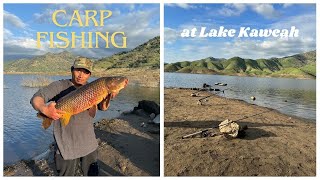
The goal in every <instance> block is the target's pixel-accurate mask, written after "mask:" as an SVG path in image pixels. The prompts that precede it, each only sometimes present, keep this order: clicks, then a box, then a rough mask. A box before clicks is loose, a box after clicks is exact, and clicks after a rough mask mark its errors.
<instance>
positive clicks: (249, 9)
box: [164, 4, 316, 63]
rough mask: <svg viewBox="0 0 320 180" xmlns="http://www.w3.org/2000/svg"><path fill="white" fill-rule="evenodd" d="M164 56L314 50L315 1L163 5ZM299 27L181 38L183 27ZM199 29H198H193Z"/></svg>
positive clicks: (266, 54)
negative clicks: (286, 32) (282, 33)
mask: <svg viewBox="0 0 320 180" xmlns="http://www.w3.org/2000/svg"><path fill="white" fill-rule="evenodd" d="M164 18H165V19H164V24H165V28H164V39H165V43H164V47H165V49H164V51H165V54H164V61H165V62H167V63H171V62H177V61H184V60H189V61H190V60H198V59H202V58H206V57H209V56H212V57H215V58H231V57H234V56H240V57H242V58H251V59H258V58H271V57H283V56H288V55H293V54H298V53H301V52H306V51H311V50H315V49H316V5H315V4H165V9H164ZM220 26H224V27H225V28H227V29H231V28H232V29H236V30H237V31H239V29H240V27H250V28H251V29H253V28H254V29H275V28H277V29H290V28H291V26H295V27H296V28H297V29H299V37H297V38H287V39H285V38H282V39H281V38H271V37H269V38H239V37H233V38H217V37H215V38H212V37H211V38H209V37H208V38H199V37H195V38H182V37H180V34H181V32H182V30H183V29H192V28H197V29H200V27H206V28H207V29H219V27H220ZM198 31H199V30H198Z"/></svg>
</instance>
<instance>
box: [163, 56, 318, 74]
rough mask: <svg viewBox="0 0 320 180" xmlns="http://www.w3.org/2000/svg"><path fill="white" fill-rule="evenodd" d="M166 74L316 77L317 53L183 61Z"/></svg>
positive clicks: (165, 67) (167, 70)
mask: <svg viewBox="0 0 320 180" xmlns="http://www.w3.org/2000/svg"><path fill="white" fill-rule="evenodd" d="M164 70H165V72H184V73H204V74H225V75H245V76H273V77H292V78H315V77H316V51H310V52H306V53H301V54H296V55H293V56H287V57H282V58H270V59H257V60H253V59H243V58H241V57H233V58H230V59H215V58H212V57H208V58H205V59H200V60H196V61H183V62H176V63H171V64H168V63H166V64H165V66H164Z"/></svg>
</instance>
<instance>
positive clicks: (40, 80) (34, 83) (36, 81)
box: [21, 76, 53, 88]
mask: <svg viewBox="0 0 320 180" xmlns="http://www.w3.org/2000/svg"><path fill="white" fill-rule="evenodd" d="M52 82H53V80H52V79H50V78H48V77H46V76H33V77H30V78H23V79H22V83H21V86H24V87H31V88H37V87H44V86H47V85H49V84H50V83H52Z"/></svg>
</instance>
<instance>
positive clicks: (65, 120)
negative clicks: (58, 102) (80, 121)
mask: <svg viewBox="0 0 320 180" xmlns="http://www.w3.org/2000/svg"><path fill="white" fill-rule="evenodd" d="M71 116H72V114H70V113H65V114H63V115H62V116H61V118H60V123H61V124H62V126H63V127H65V126H66V125H68V124H69V121H70V118H71Z"/></svg>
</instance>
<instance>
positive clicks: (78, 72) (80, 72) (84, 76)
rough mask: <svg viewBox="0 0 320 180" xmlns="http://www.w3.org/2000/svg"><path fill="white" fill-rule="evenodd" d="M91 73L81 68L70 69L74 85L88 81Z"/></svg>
mask: <svg viewBox="0 0 320 180" xmlns="http://www.w3.org/2000/svg"><path fill="white" fill-rule="evenodd" d="M90 75H91V73H90V72H89V71H88V70H86V69H83V68H74V69H73V71H72V80H73V83H74V84H75V85H84V84H86V82H87V81H88V79H89V77H90Z"/></svg>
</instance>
